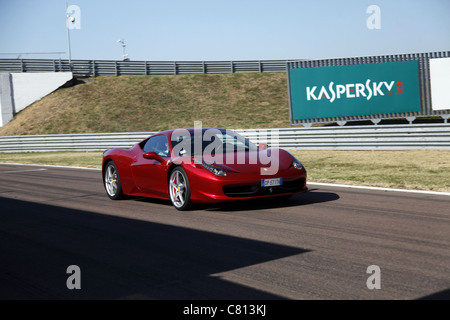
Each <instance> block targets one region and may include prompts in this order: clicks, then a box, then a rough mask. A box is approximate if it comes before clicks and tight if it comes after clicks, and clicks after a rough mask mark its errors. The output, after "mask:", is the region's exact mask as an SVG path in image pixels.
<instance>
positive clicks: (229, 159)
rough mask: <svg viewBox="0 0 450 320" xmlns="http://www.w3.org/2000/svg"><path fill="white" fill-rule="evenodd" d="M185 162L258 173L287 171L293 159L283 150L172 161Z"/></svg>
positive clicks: (185, 158) (183, 158)
mask: <svg viewBox="0 0 450 320" xmlns="http://www.w3.org/2000/svg"><path fill="white" fill-rule="evenodd" d="M186 160H187V161H188V162H191V163H198V162H199V161H204V162H206V163H208V164H211V165H214V166H215V167H218V168H222V169H225V170H227V171H231V172H240V173H260V172H261V168H277V169H287V168H289V167H290V165H291V164H292V160H293V157H292V155H291V154H290V153H288V152H287V151H285V150H283V149H268V150H257V151H240V152H234V153H220V154H215V155H203V156H191V157H179V158H176V159H174V160H173V161H174V162H175V163H178V162H184V163H186Z"/></svg>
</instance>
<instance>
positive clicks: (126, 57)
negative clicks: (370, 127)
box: [117, 39, 130, 61]
mask: <svg viewBox="0 0 450 320" xmlns="http://www.w3.org/2000/svg"><path fill="white" fill-rule="evenodd" d="M117 42H118V43H121V44H122V50H123V61H129V60H130V58H128V54H126V53H125V47H126V46H127V45H126V44H125V40H123V39H119V40H117Z"/></svg>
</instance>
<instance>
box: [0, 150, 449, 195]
mask: <svg viewBox="0 0 450 320" xmlns="http://www.w3.org/2000/svg"><path fill="white" fill-rule="evenodd" d="M290 152H291V153H292V154H294V155H295V156H296V157H297V158H298V159H299V160H300V161H301V162H302V163H303V165H304V166H305V168H306V169H307V171H308V180H309V181H315V182H329V183H342V184H351V185H367V186H378V187H387V188H401V189H417V190H431V191H441V192H450V170H449V168H450V151H428V150H424V151H298V150H291V151H290ZM101 161H102V152H46V153H38V152H36V153H0V162H15V163H33V164H52V165H69V166H81V167H90V168H100V167H101Z"/></svg>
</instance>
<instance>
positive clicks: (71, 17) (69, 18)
mask: <svg viewBox="0 0 450 320" xmlns="http://www.w3.org/2000/svg"><path fill="white" fill-rule="evenodd" d="M68 8H69V7H68V5H67V1H66V27H67V43H68V47H69V68H70V71H72V52H71V49H70V28H69V24H70V23H74V22H75V17H74V16H72V15H70V14H69V12H68Z"/></svg>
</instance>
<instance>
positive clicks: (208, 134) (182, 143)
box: [171, 128, 258, 156]
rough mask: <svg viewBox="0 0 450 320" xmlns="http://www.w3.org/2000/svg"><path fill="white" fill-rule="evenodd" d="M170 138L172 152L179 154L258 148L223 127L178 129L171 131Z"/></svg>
mask: <svg viewBox="0 0 450 320" xmlns="http://www.w3.org/2000/svg"><path fill="white" fill-rule="evenodd" d="M171 140H172V148H173V152H174V154H175V155H179V156H189V155H199V154H203V155H205V154H211V155H214V154H216V153H228V152H239V151H255V150H258V148H257V147H256V146H255V145H254V144H253V143H252V142H250V141H249V140H247V139H246V138H244V137H243V136H241V135H239V134H237V133H235V132H233V131H230V130H225V129H214V128H212V129H202V130H194V131H188V130H185V129H178V130H175V131H174V132H173V133H172V137H171Z"/></svg>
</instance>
